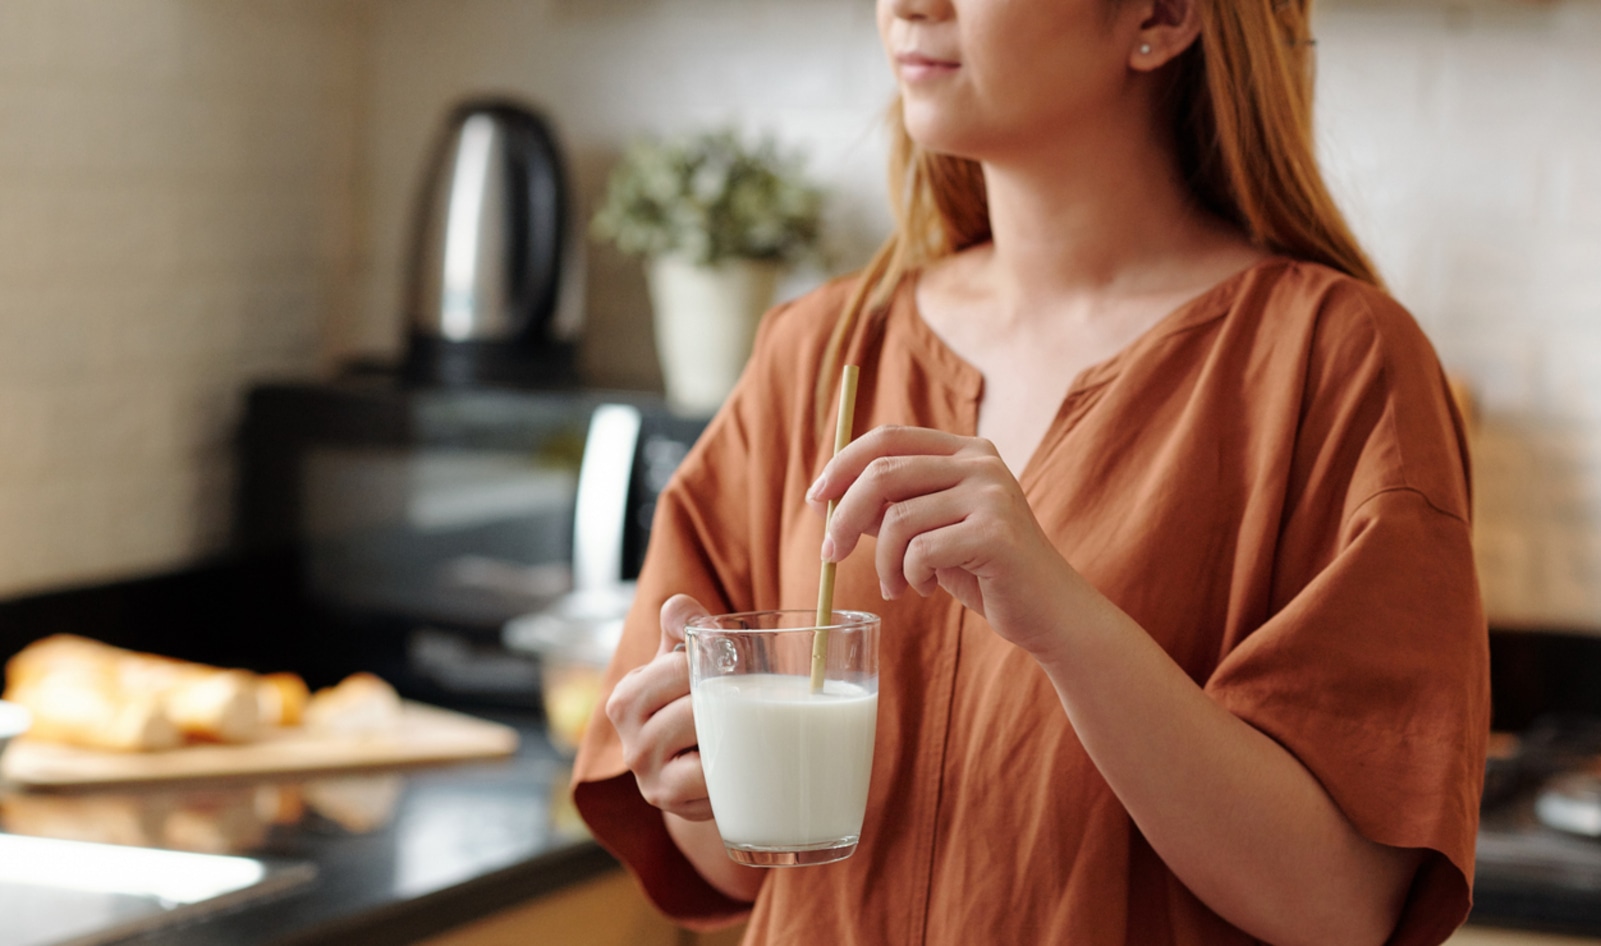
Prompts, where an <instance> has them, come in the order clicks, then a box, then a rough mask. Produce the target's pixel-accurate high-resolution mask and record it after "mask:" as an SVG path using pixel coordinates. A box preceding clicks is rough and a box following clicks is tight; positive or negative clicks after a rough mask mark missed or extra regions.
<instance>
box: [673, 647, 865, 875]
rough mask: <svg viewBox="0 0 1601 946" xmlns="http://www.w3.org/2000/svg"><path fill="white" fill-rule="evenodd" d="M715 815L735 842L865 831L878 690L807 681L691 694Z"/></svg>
mask: <svg viewBox="0 0 1601 946" xmlns="http://www.w3.org/2000/svg"><path fill="white" fill-rule="evenodd" d="M691 703H692V705H693V707H694V710H695V735H696V738H697V739H699V741H700V763H701V768H703V769H704V770H705V772H706V790H707V793H708V794H709V795H710V797H711V803H712V815H713V816H714V817H715V818H716V820H717V830H718V832H719V833H720V834H721V835H722V836H723V840H724V841H725V842H727V843H729V844H734V845H757V846H762V847H766V846H775V847H776V846H791V845H805V844H821V843H824V842H828V841H837V840H841V839H844V838H854V837H857V836H859V835H860V834H861V831H862V811H863V810H864V809H865V808H866V806H867V778H868V775H869V774H870V773H871V771H872V768H873V729H874V724H875V723H876V721H877V718H878V694H877V693H869V692H867V691H866V690H865V689H863V688H862V687H859V686H856V685H854V684H849V683H843V682H841V681H838V680H830V681H828V682H827V683H826V684H825V685H824V687H823V692H822V693H818V694H814V693H812V692H811V680H810V679H809V678H807V677H800V676H782V675H778V674H766V673H757V674H748V675H743V676H738V675H736V676H727V677H712V678H709V679H706V680H702V681H701V682H700V684H699V685H697V686H696V687H695V691H694V693H693V694H692V696H691Z"/></svg>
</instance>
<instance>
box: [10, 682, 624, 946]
mask: <svg viewBox="0 0 1601 946" xmlns="http://www.w3.org/2000/svg"><path fill="white" fill-rule="evenodd" d="M481 715H485V716H487V717H489V718H494V719H497V720H498V721H500V722H505V723H508V724H511V725H513V726H515V727H516V728H517V729H518V730H519V733H520V735H521V737H522V742H521V746H520V748H519V750H518V752H517V754H516V755H515V756H513V757H511V758H507V759H499V760H488V761H483V762H472V763H462V764H456V765H449V766H435V767H422V768H412V769H405V770H383V771H357V772H348V773H335V774H332V775H328V776H323V777H316V778H300V779H295V780H281V779H280V780H272V779H240V780H228V781H215V782H211V783H208V784H193V783H191V784H175V785H170V786H165V787H156V786H148V787H135V788H124V789H104V790H95V791H92V792H91V791H84V792H75V793H67V792H52V793H39V792H20V791H17V790H15V789H12V788H8V789H6V790H4V791H0V826H3V827H4V829H5V830H6V831H7V832H9V833H13V834H25V835H36V836H45V837H63V838H71V839H75V840H88V841H108V842H114V843H120V844H139V845H144V846H150V847H166V848H171V849H179V850H190V851H200V852H207V853H227V854H241V855H245V856H248V857H253V858H260V859H262V860H265V861H267V862H269V863H271V864H274V865H279V866H290V867H304V865H310V866H311V867H313V868H314V869H315V875H316V876H315V879H314V880H308V881H306V882H303V883H299V884H297V885H293V886H290V887H289V888H288V889H280V890H277V891H275V892H273V893H271V894H269V895H268V896H266V897H265V898H263V899H258V900H250V901H245V902H243V903H238V902H234V903H230V904H229V905H228V906H227V907H226V908H224V909H219V910H211V911H208V910H206V909H204V905H202V906H201V907H200V908H186V911H185V913H184V915H182V916H176V915H175V916H174V917H173V919H174V920H175V921H178V922H176V924H175V925H174V924H167V925H163V926H162V927H160V928H153V929H148V930H146V931H145V932H141V933H136V934H134V935H132V936H124V937H119V938H115V939H112V940H102V941H108V942H116V943H120V944H126V946H157V944H160V946H202V944H205V946H212V944H217V943H228V944H230V946H289V944H293V946H311V944H320V943H327V944H335V943H337V944H341V946H359V944H364V943H371V944H394V943H404V942H412V941H415V940H418V939H422V938H425V937H427V936H430V935H432V934H434V933H438V932H440V931H443V930H446V929H449V928H452V927H456V926H459V925H461V924H464V923H467V922H469V921H472V920H475V919H478V918H480V917H483V916H486V915H489V914H492V913H495V912H496V911H499V910H502V909H505V908H508V907H511V906H514V905H517V904H520V903H525V902H527V901H530V900H533V899H535V898H538V897H540V896H542V895H545V894H548V893H551V892H553V891H556V890H558V889H561V888H563V887H567V886H569V885H574V884H578V883H580V882H582V881H584V880H586V879H589V878H591V877H594V876H596V875H599V874H601V873H603V872H606V871H608V870H610V869H612V868H613V867H614V866H615V862H614V861H613V860H612V859H611V858H610V857H609V856H608V855H607V854H606V853H605V852H604V851H602V850H601V849H600V848H599V847H598V846H597V845H595V844H594V843H593V842H592V841H591V840H589V838H588V835H587V833H586V832H585V830H584V829H583V826H582V824H581V823H580V822H579V820H578V818H577V815H576V813H575V812H574V811H573V809H572V808H571V805H570V804H569V803H568V802H567V800H566V799H567V794H566V785H567V779H568V773H569V768H568V765H567V763H566V762H565V761H564V760H563V759H562V758H561V757H560V756H559V755H558V754H557V753H556V752H555V750H554V749H552V748H551V746H550V744H549V742H548V741H547V740H546V738H545V736H544V731H543V728H542V726H541V725H540V724H539V721H538V720H537V718H535V717H533V716H532V715H513V714H506V713H484V714H481ZM303 873H305V874H307V875H309V873H310V872H309V871H304V872H303ZM0 938H3V937H0Z"/></svg>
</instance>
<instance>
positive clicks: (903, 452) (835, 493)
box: [806, 426, 982, 504]
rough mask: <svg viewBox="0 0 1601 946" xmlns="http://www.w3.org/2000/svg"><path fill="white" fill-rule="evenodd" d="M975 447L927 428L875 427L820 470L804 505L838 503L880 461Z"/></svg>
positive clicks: (968, 440)
mask: <svg viewBox="0 0 1601 946" xmlns="http://www.w3.org/2000/svg"><path fill="white" fill-rule="evenodd" d="M976 443H982V441H974V440H971V439H969V438H966V437H958V436H956V435H955V434H948V433H945V432H944V431H942V430H930V429H928V428H926V427H896V426H886V427H875V428H873V429H872V430H870V431H868V432H867V433H865V434H863V435H861V436H860V437H858V438H856V439H855V440H853V441H851V442H850V443H849V444H846V445H845V449H843V450H841V451H840V452H839V453H837V454H835V455H834V458H833V459H832V460H830V461H828V465H827V466H825V467H823V473H822V475H821V476H819V477H818V478H817V482H815V483H813V484H812V487H811V489H809V490H807V492H806V500H807V502H810V503H814V504H820V503H825V502H827V501H828V500H830V499H838V498H840V497H841V496H842V495H844V493H845V490H846V489H847V488H849V487H850V485H851V484H852V483H854V482H855V481H856V478H857V477H859V476H861V475H862V472H863V471H864V470H866V469H867V466H868V464H870V463H872V462H873V461H874V460H876V459H878V458H880V457H897V456H946V457H949V456H955V455H956V454H957V453H959V452H961V451H962V450H964V449H972V448H973V446H974V445H975V444H976Z"/></svg>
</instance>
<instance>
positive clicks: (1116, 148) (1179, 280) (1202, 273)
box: [984, 122, 1260, 317]
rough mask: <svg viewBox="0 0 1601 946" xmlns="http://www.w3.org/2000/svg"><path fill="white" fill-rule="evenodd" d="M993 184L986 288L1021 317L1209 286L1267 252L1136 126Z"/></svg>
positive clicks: (1020, 168) (1007, 169) (1012, 164)
mask: <svg viewBox="0 0 1601 946" xmlns="http://www.w3.org/2000/svg"><path fill="white" fill-rule="evenodd" d="M984 178H985V185H986V187H987V190H988V198H989V209H990V226H991V230H992V233H993V234H994V240H993V246H992V248H991V250H990V252H989V258H988V259H987V261H986V265H985V267H984V268H985V269H986V270H988V274H987V275H988V277H989V278H988V279H987V280H986V281H988V282H990V284H991V285H990V289H991V290H992V292H993V293H994V295H993V297H992V298H994V300H995V301H996V302H997V303H998V304H1000V305H1001V307H1002V308H1003V310H1011V311H1012V314H1014V315H1016V316H1018V317H1023V316H1024V315H1025V314H1026V313H1029V312H1037V313H1046V312H1050V311H1053V310H1056V311H1060V308H1061V306H1062V304H1063V303H1064V302H1068V301H1070V300H1075V299H1076V300H1085V301H1089V300H1097V299H1100V300H1111V299H1119V298H1130V297H1133V298H1138V297H1142V296H1164V295H1169V294H1172V293H1175V292H1183V291H1184V290H1185V289H1187V288H1191V287H1204V286H1205V285H1208V284H1210V283H1212V282H1216V281H1217V280H1218V279H1221V278H1223V277H1224V276H1227V275H1228V274H1229V273H1231V272H1233V271H1235V270H1237V269H1239V268H1242V267H1243V266H1245V265H1248V264H1249V263H1250V262H1252V261H1253V260H1254V259H1255V258H1257V257H1259V256H1260V253H1258V252H1257V251H1255V250H1254V249H1253V248H1252V247H1250V245H1249V243H1248V242H1247V241H1246V239H1245V238H1244V236H1243V235H1241V234H1239V233H1237V232H1236V231H1234V230H1233V229H1232V228H1230V227H1228V226H1227V225H1226V224H1224V223H1223V222H1222V221H1220V220H1217V219H1216V218H1214V217H1212V216H1211V215H1209V214H1208V213H1206V212H1205V211H1204V210H1202V209H1201V207H1200V206H1199V205H1198V204H1197V203H1196V201H1195V199H1194V198H1193V197H1192V196H1191V194H1190V192H1189V189H1188V188H1187V186H1186V185H1185V183H1184V181H1183V180H1182V178H1181V176H1180V172H1179V168H1178V162H1177V160H1176V159H1175V158H1174V156H1173V150H1172V148H1170V147H1168V146H1167V144H1166V142H1164V141H1161V140H1158V138H1157V133H1156V132H1155V131H1154V130H1151V129H1148V128H1142V127H1139V126H1137V125H1135V124H1134V123H1132V122H1125V123H1124V125H1123V127H1114V128H1110V129H1107V131H1106V133H1105V134H1100V135H1095V136H1093V137H1092V136H1080V137H1079V138H1078V139H1075V140H1074V141H1070V142H1066V143H1058V144H1056V145H1055V146H1054V147H1049V148H1046V147H1042V148H1040V149H1038V150H1036V151H1032V152H1029V153H1026V154H1023V155H1017V156H1012V157H1009V158H1008V159H1003V160H999V161H994V162H988V163H986V164H985V165H984Z"/></svg>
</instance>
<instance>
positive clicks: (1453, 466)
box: [1207, 300, 1489, 946]
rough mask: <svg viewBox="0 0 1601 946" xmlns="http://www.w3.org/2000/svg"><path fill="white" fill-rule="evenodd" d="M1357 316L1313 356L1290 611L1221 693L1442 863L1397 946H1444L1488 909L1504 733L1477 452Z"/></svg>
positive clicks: (1407, 351) (1424, 369)
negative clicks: (1478, 883) (1476, 866)
mask: <svg viewBox="0 0 1601 946" xmlns="http://www.w3.org/2000/svg"><path fill="white" fill-rule="evenodd" d="M1380 305H1381V306H1382V305H1383V301H1382V300H1381V301H1380ZM1389 305H1390V306H1392V307H1393V303H1390V304H1389ZM1350 308H1351V307H1346V310H1344V311H1345V315H1343V316H1342V317H1341V318H1340V319H1339V320H1338V321H1334V320H1332V319H1331V320H1330V324H1329V325H1328V326H1326V327H1325V328H1322V329H1320V330H1319V332H1318V335H1317V337H1316V338H1315V339H1314V342H1313V345H1314V351H1313V353H1312V359H1311V367H1310V369H1309V375H1308V378H1307V382H1306V384H1307V390H1306V394H1305V397H1304V400H1303V404H1304V406H1303V418H1302V422H1301V424H1300V433H1299V440H1298V443H1297V445H1296V460H1295V466H1294V471H1293V474H1292V477H1291V480H1292V482H1291V484H1290V485H1289V489H1288V493H1289V502H1288V503H1287V509H1286V514H1285V521H1284V522H1283V524H1282V525H1281V535H1282V538H1281V542H1280V555H1279V557H1278V560H1277V561H1276V563H1275V568H1276V570H1277V574H1276V575H1275V585H1276V586H1277V591H1276V593H1275V597H1276V598H1277V599H1278V606H1277V608H1276V609H1275V611H1274V613H1273V615H1272V617H1271V618H1269V619H1268V620H1267V621H1266V622H1265V623H1264V624H1263V625H1261V626H1260V627H1259V628H1258V629H1256V630H1255V631H1254V632H1252V633H1251V634H1250V635H1249V636H1247V637H1246V638H1245V639H1244V640H1243V641H1242V642H1241V643H1240V644H1239V645H1238V646H1237V647H1236V648H1235V649H1234V650H1233V651H1232V652H1231V653H1230V654H1229V655H1228V656H1227V657H1225V658H1224V660H1223V662H1222V663H1221V664H1220V665H1219V667H1218V669H1217V671H1216V672H1215V673H1214V674H1213V676H1212V677H1211V679H1210V680H1209V681H1208V682H1207V690H1208V692H1209V693H1210V694H1211V695H1212V696H1213V698H1215V699H1216V700H1218V701H1219V702H1220V703H1221V704H1222V705H1223V706H1225V707H1227V708H1228V709H1229V710H1231V711H1232V712H1234V713H1235V714H1236V715H1238V716H1240V717H1241V718H1242V719H1244V720H1246V721H1247V722H1249V723H1251V724H1252V725H1253V726H1255V727H1256V728H1258V729H1259V730H1261V731H1262V732H1264V733H1266V734H1267V735H1268V736H1270V737H1271V738H1273V739H1274V740H1276V741H1278V742H1279V743H1280V744H1281V745H1283V746H1284V747H1285V748H1287V749H1288V750H1289V751H1290V752H1291V753H1293V754H1294V755H1295V756H1296V757H1297V758H1298V759H1299V760H1300V761H1301V762H1302V764H1304V765H1305V766H1306V767H1307V769H1308V770H1309V771H1311V773H1312V774H1313V775H1314V776H1315V777H1316V778H1317V779H1318V780H1319V782H1321V783H1322V785H1323V787H1324V789H1325V790H1326V791H1328V793H1329V795H1330V796H1331V797H1332V798H1333V800H1334V801H1335V803H1336V804H1337V805H1338V806H1339V807H1340V808H1341V810H1342V811H1343V812H1344V813H1345V815H1346V816H1347V817H1348V818H1349V819H1350V820H1351V822H1352V824H1353V825H1354V826H1355V827H1356V829H1357V830H1358V831H1359V832H1361V833H1362V834H1363V835H1364V836H1366V837H1368V838H1369V839H1371V840H1373V841H1376V842H1378V843H1381V844H1386V845H1392V846H1395V847H1401V848H1413V849H1421V850H1423V851H1425V852H1426V857H1425V859H1424V862H1423V865H1422V867H1421V868H1420V870H1419V873H1418V875H1417V877H1416V879H1415V880H1414V882H1413V886H1412V889H1411V891H1410V893H1409V896H1408V900H1407V903H1406V906H1405V909H1404V911H1403V914H1402V917H1401V920H1400V922H1399V924H1398V925H1397V928H1396V930H1395V932H1394V934H1393V936H1392V938H1391V940H1390V942H1391V943H1393V944H1406V946H1419V944H1438V943H1441V942H1443V941H1444V940H1445V939H1447V938H1448V937H1449V935H1450V933H1451V931H1452V930H1454V929H1455V928H1456V927H1457V926H1458V925H1460V924H1461V922H1462V921H1463V920H1464V919H1465V918H1466V916H1467V913H1468V909H1469V906H1470V904H1471V887H1472V879H1473V856H1474V844H1475V838H1476V834H1477V827H1478V813H1479V795H1480V791H1481V789H1482V787H1483V778H1484V755H1485V745H1486V740H1487V737H1488V730H1489V670H1488V667H1489V656H1488V635H1487V632H1486V627H1485V618H1484V614H1483V612H1482V609H1481V605H1480V599H1479V593H1478V585H1477V577H1476V571H1475V567H1474V560H1473V549H1472V538H1471V531H1470V526H1469V521H1468V512H1467V511H1468V506H1469V503H1468V485H1467V461H1466V455H1465V448H1464V446H1463V444H1464V438H1463V435H1462V431H1461V426H1460V420H1459V418H1458V415H1457V413H1456V411H1455V409H1454V407H1453V405H1452V404H1451V402H1450V401H1449V395H1448V394H1447V389H1446V385H1445V383H1444V378H1443V375H1442V374H1441V372H1440V370H1439V368H1438V364H1437V362H1436V361H1435V359H1434V355H1433V353H1432V350H1430V349H1429V348H1428V345H1427V342H1426V341H1425V340H1424V339H1423V337H1422V335H1421V333H1420V332H1418V331H1417V329H1416V328H1415V326H1414V325H1413V324H1412V323H1411V321H1410V317H1409V316H1406V315H1405V313H1404V312H1401V311H1400V310H1399V308H1398V307H1393V308H1392V309H1386V308H1380V307H1376V306H1375V305H1374V304H1373V303H1372V302H1371V300H1370V301H1368V302H1367V303H1365V304H1363V305H1359V306H1356V307H1355V309H1356V312H1355V313H1354V314H1352V313H1351V312H1350V311H1349V310H1350Z"/></svg>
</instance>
